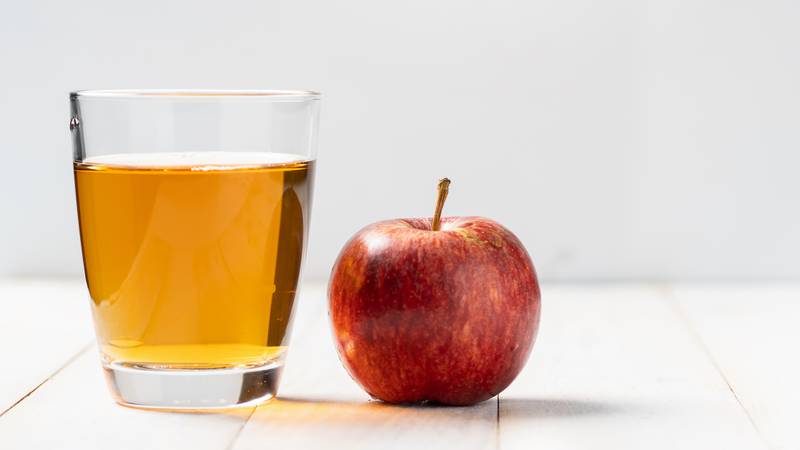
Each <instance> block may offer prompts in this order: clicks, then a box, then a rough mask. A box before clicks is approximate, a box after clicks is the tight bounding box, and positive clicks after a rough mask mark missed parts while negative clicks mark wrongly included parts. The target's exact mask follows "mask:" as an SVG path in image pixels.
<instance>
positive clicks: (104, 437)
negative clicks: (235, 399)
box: [0, 347, 252, 450]
mask: <svg viewBox="0 0 800 450" xmlns="http://www.w3.org/2000/svg"><path fill="white" fill-rule="evenodd" d="M250 411H252V408H248V409H244V408H243V409H241V410H236V411H232V412H228V413H218V414H192V413H167V412H153V411H143V410H137V409H131V408H125V407H122V406H119V405H117V404H116V403H114V401H113V400H112V399H111V397H110V395H109V394H108V391H107V389H106V384H105V381H104V380H103V375H102V372H101V369H100V362H99V358H98V355H97V351H96V349H95V347H92V348H91V349H89V350H88V351H86V352H84V353H83V354H82V355H81V356H80V357H79V358H78V359H77V360H75V362H74V363H73V364H70V365H69V366H68V367H66V368H65V369H64V370H62V371H61V372H60V373H59V374H58V375H56V376H55V377H53V378H52V379H51V380H49V381H48V382H47V383H45V384H44V385H43V386H42V387H40V388H39V389H37V390H36V391H35V392H34V393H33V394H31V396H30V397H28V398H26V399H25V400H24V401H23V402H21V403H20V404H19V405H17V406H16V407H14V408H12V409H11V410H10V411H9V412H8V413H6V414H5V415H4V416H3V417H2V419H0V442H2V443H3V448H9V449H11V448H24V449H31V450H35V449H43V450H44V449H48V450H49V449H56V448H74V449H100V448H113V449H115V450H126V449H132V450H133V449H135V450H141V449H165V450H167V449H169V450H174V449H177V448H192V449H200V450H202V449H213V450H222V449H225V448H226V447H227V445H228V444H229V443H230V442H231V441H232V440H233V439H234V437H235V435H236V433H237V432H238V431H239V430H240V429H241V426H242V424H244V422H245V420H246V419H247V416H248V415H249V413H250Z"/></svg>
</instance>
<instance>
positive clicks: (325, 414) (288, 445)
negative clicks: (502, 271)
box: [234, 289, 497, 450]
mask: <svg viewBox="0 0 800 450" xmlns="http://www.w3.org/2000/svg"><path fill="white" fill-rule="evenodd" d="M303 300H304V302H303V303H302V304H301V309H302V310H303V311H302V313H301V314H300V316H301V317H302V320H303V321H304V323H303V324H300V323H295V325H302V328H301V327H299V326H298V327H297V329H296V330H295V331H297V333H296V334H295V341H294V343H293V344H292V347H291V348H290V353H289V364H288V365H287V369H286V372H285V373H284V377H283V381H282V384H281V387H280V390H279V398H278V399H276V400H275V401H273V402H271V403H269V404H267V405H264V406H261V407H259V408H258V409H257V410H256V412H255V414H253V416H252V417H251V418H250V421H249V422H248V423H247V425H246V426H245V427H244V429H243V430H242V433H241V434H240V435H239V437H238V439H237V441H236V442H235V445H234V448H235V449H237V450H248V449H263V448H280V449H282V450H289V449H318V448H326V449H347V450H357V449H376V448H379V449H404V450H407V449H412V448H426V449H436V448H454V449H456V448H457V449H483V448H494V446H495V443H496V431H497V430H496V424H497V404H496V400H495V399H492V400H489V401H486V402H484V403H482V404H480V405H477V406H474V407H468V408H452V407H412V406H392V405H386V404H383V403H381V402H376V401H370V400H369V397H368V396H367V394H365V393H364V392H363V391H362V390H361V388H360V387H358V385H357V384H355V382H353V381H352V380H351V379H350V377H349V376H348V375H347V373H346V372H345V370H344V368H343V367H342V365H341V364H340V362H339V360H338V357H337V356H336V351H335V349H334V346H333V339H332V337H331V331H330V325H329V322H328V318H327V300H326V297H325V292H324V289H317V290H316V291H314V292H310V291H308V295H304V297H303Z"/></svg>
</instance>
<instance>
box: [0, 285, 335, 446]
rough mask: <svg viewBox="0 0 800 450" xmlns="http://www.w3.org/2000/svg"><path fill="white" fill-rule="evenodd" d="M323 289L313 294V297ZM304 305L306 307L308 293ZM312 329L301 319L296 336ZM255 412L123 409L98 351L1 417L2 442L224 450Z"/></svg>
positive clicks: (93, 350)
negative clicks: (115, 398) (113, 395)
mask: <svg viewBox="0 0 800 450" xmlns="http://www.w3.org/2000/svg"><path fill="white" fill-rule="evenodd" d="M304 290H305V289H304ZM320 290H321V288H316V289H315V288H314V287H313V286H312V287H311V288H310V289H308V291H310V292H311V293H312V297H314V296H315V294H313V293H314V292H315V291H316V292H319V291H320ZM298 303H299V305H302V304H303V303H304V300H303V298H302V294H301V298H300V300H299V302H298ZM303 309H305V308H298V312H299V311H300V310H303ZM84 312H86V313H87V314H88V312H87V311H84ZM310 325H311V324H309V323H308V321H307V320H304V319H303V317H300V316H298V317H296V322H295V328H296V331H300V332H302V331H303V330H304V329H306V328H308V327H309V326H310ZM90 330H91V327H90ZM301 335H302V333H301ZM252 411H253V408H241V409H238V410H230V411H226V412H220V413H171V412H153V411H144V410H138V409H131V408H125V407H122V406H119V405H117V404H116V403H114V402H113V400H112V399H111V396H110V395H109V393H108V390H107V388H106V383H105V380H104V379H103V375H102V370H101V368H100V360H99V357H98V354H97V350H96V348H95V347H94V346H92V347H91V349H89V350H87V351H84V352H83V353H82V354H81V355H80V356H79V357H78V358H77V359H76V360H75V361H74V362H73V363H72V364H69V365H68V366H67V367H65V368H64V369H63V370H62V371H60V372H59V373H58V374H56V375H55V376H54V377H52V379H50V380H49V381H48V382H47V383H45V384H44V385H42V386H41V387H40V388H39V389H37V390H36V391H35V392H34V393H33V394H31V395H30V396H29V397H27V398H26V399H25V400H24V401H22V402H20V403H19V404H18V405H17V406H15V407H14V408H13V409H11V410H10V411H8V413H6V414H5V415H4V416H3V417H2V418H0V443H2V447H3V448H6V446H8V448H26V449H53V448H87V449H91V448H107V447H109V446H111V447H113V448H114V449H117V450H125V449H136V450H140V449H142V448H147V449H175V448H192V449H201V450H202V449H210V450H211V449H214V450H221V449H226V448H228V446H229V445H230V444H231V443H232V442H233V440H234V438H235V436H236V434H237V433H238V432H239V431H240V430H241V428H242V426H243V425H244V423H245V422H246V420H247V418H248V417H249V416H250V414H251V413H252ZM43 430H44V431H45V432H43Z"/></svg>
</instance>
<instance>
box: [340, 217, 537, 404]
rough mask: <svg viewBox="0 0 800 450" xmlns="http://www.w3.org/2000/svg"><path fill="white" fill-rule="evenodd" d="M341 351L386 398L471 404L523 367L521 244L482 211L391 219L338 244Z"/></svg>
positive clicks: (533, 299)
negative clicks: (436, 224) (436, 222)
mask: <svg viewBox="0 0 800 450" xmlns="http://www.w3.org/2000/svg"><path fill="white" fill-rule="evenodd" d="M328 298H329V311H330V319H331V323H332V327H333V334H334V340H335V344H336V349H337V351H338V353H339V358H340V359H341V361H342V363H343V364H344V366H345V368H346V369H347V371H348V372H349V373H350V375H351V376H352V378H353V379H354V380H355V381H356V382H358V383H359V384H360V385H361V386H362V387H363V388H364V390H366V391H367V393H368V394H370V395H371V396H372V397H374V398H377V399H380V400H383V401H385V402H388V403H418V402H422V401H433V402H437V403H442V404H447V405H471V404H474V403H478V402H481V401H484V400H487V399H489V398H491V397H493V396H495V395H497V394H498V393H500V392H501V391H502V390H503V389H505V388H506V387H507V386H508V385H509V384H510V383H511V382H512V381H513V380H514V378H515V377H516V376H517V374H519V372H520V371H521V370H522V368H523V367H524V365H525V363H526V361H527V359H528V356H529V354H530V352H531V348H532V347H533V344H534V341H535V338H536V333H537V330H538V327H539V315H540V304H541V300H540V298H541V294H540V290H539V283H538V280H537V278H536V272H535V269H534V267H533V263H532V261H531V259H530V257H529V255H528V253H527V251H526V250H525V247H524V246H523V245H522V243H521V242H520V241H519V239H517V237H516V236H514V234H513V233H511V232H510V231H509V230H508V229H506V228H505V227H503V226H502V225H500V224H499V223H497V222H494V221H492V220H490V219H485V218H481V217H448V218H442V219H441V229H440V230H439V231H432V224H431V219H398V220H388V221H383V222H378V223H374V224H372V225H369V226H367V227H365V228H363V229H362V230H360V231H359V232H358V233H356V234H355V235H354V236H353V237H352V238H351V239H350V240H349V241H348V242H347V244H345V246H344V248H343V249H342V251H341V253H340V254H339V258H338V259H337V261H336V263H335V264H334V267H333V272H332V276H331V280H330V284H329V286H328Z"/></svg>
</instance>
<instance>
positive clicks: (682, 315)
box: [658, 284, 771, 448]
mask: <svg viewBox="0 0 800 450" xmlns="http://www.w3.org/2000/svg"><path fill="white" fill-rule="evenodd" d="M658 288H659V290H660V291H662V293H663V295H662V296H661V297H662V298H663V299H664V300H665V301H666V302H667V304H668V305H669V307H670V308H671V309H672V310H673V312H675V315H676V316H677V317H678V320H680V322H681V323H683V325H684V326H685V327H686V330H687V331H688V332H689V335H691V336H692V339H694V341H695V342H696V343H697V346H698V347H699V348H700V349H701V350H702V351H703V353H704V354H705V355H706V357H708V360H709V362H711V365H713V366H714V369H716V371H717V373H718V374H719V376H720V378H722V381H723V382H724V383H725V385H726V386H728V390H729V391H730V393H731V395H732V396H733V398H734V399H735V400H736V403H737V404H738V405H739V407H740V408H741V409H742V412H744V414H745V416H747V420H748V421H749V422H750V425H751V426H752V427H753V430H754V431H755V432H756V434H757V435H758V438H759V439H760V440H761V442H762V443H763V444H764V447H765V448H771V447H770V445H769V442H768V441H767V439H766V437H765V436H764V434H763V433H762V432H761V430H760V429H759V427H758V424H756V421H755V419H754V418H753V415H752V414H751V412H750V411H749V410H748V409H747V407H746V406H745V405H744V403H742V400H741V399H740V398H739V395H738V394H737V393H736V390H735V389H734V388H733V385H732V384H731V382H730V380H729V379H728V376H727V375H725V372H724V371H723V370H722V366H720V364H719V362H718V361H717V359H716V358H715V357H714V355H713V354H712V353H711V349H710V348H709V347H708V345H707V344H706V342H705V341H704V340H703V337H702V336H701V335H700V333H699V332H698V330H697V327H696V326H695V324H694V322H692V320H691V319H689V316H688V315H687V313H686V311H684V310H683V307H681V305H680V304H679V302H678V299H677V298H676V296H675V291H674V289H673V288H672V286H671V285H669V284H665V285H662V286H659V287H658Z"/></svg>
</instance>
